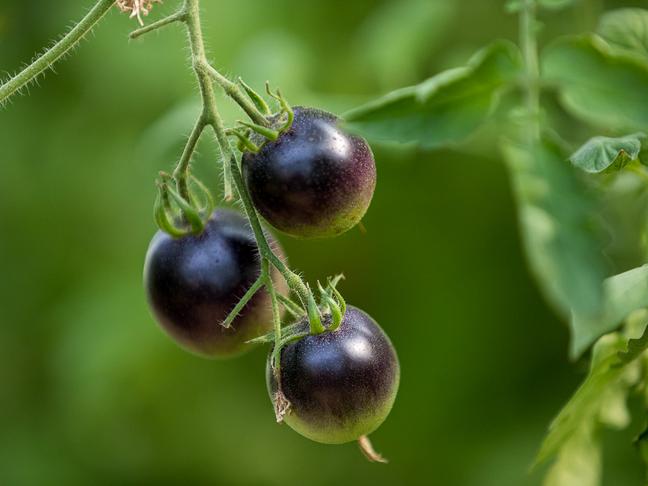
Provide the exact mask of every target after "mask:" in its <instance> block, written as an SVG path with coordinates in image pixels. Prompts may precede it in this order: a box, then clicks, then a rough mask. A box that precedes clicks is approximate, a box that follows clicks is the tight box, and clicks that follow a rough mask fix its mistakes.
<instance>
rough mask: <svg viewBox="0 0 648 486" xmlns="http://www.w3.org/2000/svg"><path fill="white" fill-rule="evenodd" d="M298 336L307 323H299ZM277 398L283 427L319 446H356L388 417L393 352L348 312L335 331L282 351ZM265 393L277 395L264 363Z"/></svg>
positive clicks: (394, 377) (356, 312) (394, 387)
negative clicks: (284, 405) (284, 407)
mask: <svg viewBox="0 0 648 486" xmlns="http://www.w3.org/2000/svg"><path fill="white" fill-rule="evenodd" d="M302 326H303V328H304V331H306V330H308V323H307V322H303V323H302ZM279 369H280V373H279V374H280V377H279V380H280V382H281V392H282V393H283V395H284V397H285V399H286V400H287V401H288V403H289V407H288V411H287V413H286V415H285V416H284V417H283V419H284V421H285V422H286V423H287V424H288V425H289V426H290V427H292V428H293V429H294V430H296V431H297V432H299V433H300V434H302V435H303V436H305V437H308V438H309V439H312V440H314V441H317V442H322V443H325V444H341V443H344V442H349V441H353V440H357V439H358V438H360V437H361V436H364V435H367V434H370V433H371V432H373V431H374V430H376V429H377V428H378V427H379V426H380V424H382V422H383V421H384V420H385V418H386V417H387V415H388V414H389V412H390V410H391V408H392V405H393V404H394V400H395V398H396V392H397V391H398V383H399V379H400V366H399V363H398V357H397V356H396V351H395V350H394V347H393V346H392V344H391V342H390V340H389V338H388V337H387V335H386V334H385V333H384V332H383V330H382V329H381V328H380V326H378V324H376V322H375V321H374V320H373V319H372V318H371V317H369V316H368V315H367V314H365V313H364V312H363V311H361V310H360V309H357V308H355V307H348V308H347V311H346V313H345V315H344V319H343V320H342V323H341V324H340V327H339V328H338V329H337V330H335V331H332V332H331V331H328V332H325V333H323V334H318V335H311V336H307V337H305V338H303V339H301V340H299V341H297V342H295V343H292V344H288V345H286V346H285V347H284V348H283V349H282V351H281V360H280V368H279ZM266 380H267V383H268V391H269V393H270V396H271V398H272V399H273V400H274V397H275V394H276V392H277V391H278V390H279V385H278V383H277V377H276V376H275V373H274V372H273V371H272V369H271V366H270V361H269V360H268V364H267V366H266Z"/></svg>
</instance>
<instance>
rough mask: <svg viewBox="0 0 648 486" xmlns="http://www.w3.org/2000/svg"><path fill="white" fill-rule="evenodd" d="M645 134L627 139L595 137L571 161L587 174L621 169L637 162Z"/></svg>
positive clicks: (638, 134) (570, 158)
mask: <svg viewBox="0 0 648 486" xmlns="http://www.w3.org/2000/svg"><path fill="white" fill-rule="evenodd" d="M645 137H646V135H645V134H644V133H634V134H632V135H627V136H625V137H618V138H610V137H593V138H590V139H589V140H588V141H587V142H586V143H585V145H583V146H582V147H581V148H579V149H578V150H577V151H576V152H575V153H574V154H573V155H572V156H571V157H569V160H570V161H571V162H572V164H574V165H575V166H576V167H578V168H580V169H583V170H584V171H585V172H589V173H591V174H597V173H599V172H603V171H604V170H606V169H608V168H610V167H613V168H616V169H621V168H623V167H624V166H625V165H627V164H628V162H631V161H633V160H636V159H637V157H639V152H640V150H641V140H642V139H643V138H645Z"/></svg>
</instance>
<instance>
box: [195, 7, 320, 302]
mask: <svg viewBox="0 0 648 486" xmlns="http://www.w3.org/2000/svg"><path fill="white" fill-rule="evenodd" d="M183 10H184V12H185V13H186V17H185V20H184V22H185V25H186V26H187V32H188V36H189V46H190V49H191V59H192V64H193V68H194V72H195V74H196V79H197V81H198V86H199V88H200V93H201V97H202V102H203V115H202V116H203V117H204V119H205V122H206V123H208V124H209V125H211V127H212V128H213V130H214V133H215V134H216V140H217V141H218V144H219V145H220V147H221V152H222V156H223V173H224V175H225V179H226V180H228V179H230V180H231V181H232V182H233V183H234V186H235V187H236V191H237V192H238V194H239V198H240V199H241V202H242V203H243V208H244V210H245V214H246V215H247V218H248V220H249V222H250V225H251V226H252V231H253V232H254V237H255V239H256V242H257V246H258V247H259V252H260V253H261V257H262V258H263V259H266V260H268V262H269V263H270V264H271V265H272V266H274V267H275V268H276V269H277V270H278V271H279V272H280V273H281V275H282V276H283V277H284V278H285V279H286V283H287V284H288V287H289V288H290V289H291V290H292V291H293V292H295V293H296V294H297V295H298V296H299V299H300V300H301V301H302V304H303V305H304V307H305V306H306V305H307V303H308V295H309V291H308V289H307V288H306V285H305V284H304V282H303V281H302V279H301V277H299V275H297V274H296V273H294V272H293V271H292V270H290V269H289V268H288V267H287V266H286V264H285V263H284V262H283V261H281V259H280V258H279V257H278V256H277V255H276V254H275V253H274V252H273V251H272V248H270V245H269V243H268V239H267V238H266V235H265V233H264V232H263V228H262V227H261V223H260V221H259V216H258V215H257V212H256V209H255V208H254V205H253V204H252V199H251V198H250V195H249V194H248V192H247V188H246V186H245V183H244V182H243V176H242V175H241V170H240V168H239V166H238V162H237V160H236V156H235V155H234V151H233V150H232V147H231V145H230V142H229V138H228V137H227V134H226V133H225V127H224V125H223V120H222V118H221V116H220V113H219V111H218V107H217V104H216V96H215V94H214V87H213V85H212V82H211V75H210V72H211V69H210V66H209V63H208V61H207V56H206V53H205V44H204V41H203V34H202V27H201V24H200V0H186V2H185V5H184V7H183ZM227 189H228V188H227V187H226V191H225V194H226V197H228V196H229V194H228V190H227ZM230 191H231V188H230ZM268 281H269V282H270V285H272V279H270V278H268Z"/></svg>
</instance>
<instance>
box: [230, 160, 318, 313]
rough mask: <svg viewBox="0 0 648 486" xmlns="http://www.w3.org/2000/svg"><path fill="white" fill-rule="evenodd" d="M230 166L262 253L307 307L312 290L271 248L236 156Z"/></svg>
mask: <svg viewBox="0 0 648 486" xmlns="http://www.w3.org/2000/svg"><path fill="white" fill-rule="evenodd" d="M230 166H231V171H232V180H233V181H234V185H235V186H236V190H237V191H238V193H239V198H240V199H241V202H242V203H243V208H244V210H245V214H246V215H247V217H248V219H249V221H250V225H251V226H252V231H254V235H255V237H256V240H257V244H258V245H259V251H260V252H261V255H262V256H263V257H265V258H267V259H268V260H269V262H270V263H271V264H272V266H274V267H275V268H276V269H277V270H279V272H280V273H281V274H282V275H283V277H284V278H285V279H286V283H287V284H288V287H290V289H291V290H292V291H294V292H295V293H296V294H297V296H298V297H299V300H300V301H301V303H302V306H304V308H306V306H307V305H308V295H309V293H310V292H309V291H308V289H307V288H306V285H305V284H304V282H303V281H302V279H301V277H300V276H299V275H297V274H296V273H294V272H293V271H292V270H290V269H289V268H288V267H287V266H286V264H285V263H284V262H282V261H281V259H280V258H279V257H278V256H277V255H276V254H275V253H274V252H273V251H272V249H271V248H270V245H269V244H268V239H267V238H266V236H265V233H264V232H263V228H262V227H261V223H260V222H259V216H258V215H257V212H256V209H254V204H253V203H252V199H251V198H250V194H249V193H248V191H247V187H246V186H245V182H244V181H243V176H242V175H241V169H240V168H239V166H238V164H237V163H236V158H235V157H232V159H231V160H230Z"/></svg>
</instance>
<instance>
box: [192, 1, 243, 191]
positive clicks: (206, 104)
mask: <svg viewBox="0 0 648 486" xmlns="http://www.w3.org/2000/svg"><path fill="white" fill-rule="evenodd" d="M183 10H184V12H185V20H184V22H185V25H186V26H187V33H188V35H189V47H190V49H191V63H192V66H193V70H194V73H195V74H196V79H197V81H198V86H199V88H200V96H201V98H202V104H203V114H202V117H204V120H205V122H206V123H207V124H209V125H210V126H211V127H212V128H213V130H214V133H215V134H216V141H217V142H218V145H219V146H220V149H221V156H222V159H223V179H224V186H225V187H224V195H225V199H231V198H232V185H231V176H230V172H229V167H228V163H227V161H228V160H229V159H230V157H231V156H232V154H233V150H232V146H231V145H230V142H229V138H228V137H227V135H225V127H224V126H223V120H222V119H221V116H220V114H219V112H218V108H217V105H216V94H215V93H214V86H213V85H212V82H211V78H210V76H209V72H208V66H209V63H208V61H207V54H206V52H205V43H204V41H203V33H202V26H201V25H200V2H199V0H187V1H186V2H185V5H184V7H183Z"/></svg>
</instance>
